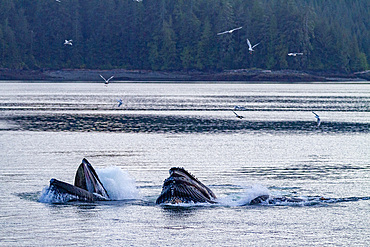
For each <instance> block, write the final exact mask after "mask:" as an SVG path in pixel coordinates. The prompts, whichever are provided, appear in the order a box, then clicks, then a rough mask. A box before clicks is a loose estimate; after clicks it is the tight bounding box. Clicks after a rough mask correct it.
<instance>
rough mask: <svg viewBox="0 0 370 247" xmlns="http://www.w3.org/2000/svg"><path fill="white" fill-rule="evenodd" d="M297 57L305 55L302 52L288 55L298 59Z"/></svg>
mask: <svg viewBox="0 0 370 247" xmlns="http://www.w3.org/2000/svg"><path fill="white" fill-rule="evenodd" d="M297 55H300V56H302V55H303V53H302V52H290V53H288V56H293V57H296V56H297Z"/></svg>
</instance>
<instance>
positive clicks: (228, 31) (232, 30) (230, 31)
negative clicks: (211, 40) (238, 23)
mask: <svg viewBox="0 0 370 247" xmlns="http://www.w3.org/2000/svg"><path fill="white" fill-rule="evenodd" d="M242 28H243V27H237V28H234V29H231V30H227V31H225V32H221V33H218V34H217V35H223V34H227V33H233V32H234V31H236V30H239V29H242Z"/></svg>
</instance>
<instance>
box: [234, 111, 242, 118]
mask: <svg viewBox="0 0 370 247" xmlns="http://www.w3.org/2000/svg"><path fill="white" fill-rule="evenodd" d="M233 112H234V114H235V116H236V117H237V118H239V119H242V118H244V117H243V116H241V115H238V114H237V113H236V112H235V111H233Z"/></svg>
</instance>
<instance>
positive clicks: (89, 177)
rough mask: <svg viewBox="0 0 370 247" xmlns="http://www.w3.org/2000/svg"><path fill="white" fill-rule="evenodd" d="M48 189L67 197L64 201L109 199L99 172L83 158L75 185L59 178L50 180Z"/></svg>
mask: <svg viewBox="0 0 370 247" xmlns="http://www.w3.org/2000/svg"><path fill="white" fill-rule="evenodd" d="M48 191H50V192H52V193H55V194H56V195H57V197H58V196H62V197H63V198H66V199H65V200H63V201H83V202H94V201H107V200H110V199H109V195H108V193H107V191H106V190H105V188H104V186H103V184H102V183H101V181H100V179H99V177H98V174H97V173H96V172H95V170H94V168H93V167H92V165H91V164H90V163H89V162H88V161H87V160H86V159H83V160H82V163H81V165H80V166H79V167H78V169H77V172H76V176H75V183H74V185H72V184H69V183H66V182H63V181H60V180H57V179H55V178H53V179H51V180H50V186H49V188H48Z"/></svg>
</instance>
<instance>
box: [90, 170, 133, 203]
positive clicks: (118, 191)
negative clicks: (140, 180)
mask: <svg viewBox="0 0 370 247" xmlns="http://www.w3.org/2000/svg"><path fill="white" fill-rule="evenodd" d="M96 172H97V173H98V176H99V178H100V181H101V182H102V184H103V185H104V187H105V189H106V190H107V192H108V195H109V198H110V199H112V200H125V199H140V194H139V190H138V189H137V187H136V182H135V180H134V179H133V178H132V177H131V176H130V175H129V173H128V172H127V171H123V170H121V168H119V167H117V166H111V167H107V168H100V169H96Z"/></svg>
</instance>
